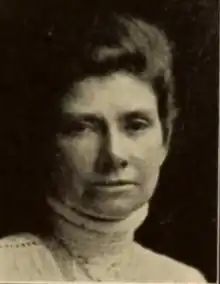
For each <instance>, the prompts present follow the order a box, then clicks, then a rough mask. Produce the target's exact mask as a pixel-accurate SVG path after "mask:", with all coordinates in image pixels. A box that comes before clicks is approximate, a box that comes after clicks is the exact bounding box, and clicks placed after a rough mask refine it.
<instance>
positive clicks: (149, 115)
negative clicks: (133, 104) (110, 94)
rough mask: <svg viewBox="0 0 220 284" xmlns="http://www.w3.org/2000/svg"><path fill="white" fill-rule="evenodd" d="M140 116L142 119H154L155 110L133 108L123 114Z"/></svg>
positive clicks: (123, 115)
mask: <svg viewBox="0 0 220 284" xmlns="http://www.w3.org/2000/svg"><path fill="white" fill-rule="evenodd" d="M123 117H126V118H140V119H153V118H154V117H155V115H154V112H153V111H151V110H133V111H132V110H131V111H129V112H127V113H124V114H122V115H121V118H123Z"/></svg>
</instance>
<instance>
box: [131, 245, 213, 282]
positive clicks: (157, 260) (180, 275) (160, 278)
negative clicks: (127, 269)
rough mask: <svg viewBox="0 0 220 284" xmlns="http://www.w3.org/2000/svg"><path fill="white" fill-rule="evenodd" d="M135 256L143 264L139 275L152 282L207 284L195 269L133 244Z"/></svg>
mask: <svg viewBox="0 0 220 284" xmlns="http://www.w3.org/2000/svg"><path fill="white" fill-rule="evenodd" d="M135 246H136V248H135V249H136V256H137V259H139V261H141V263H142V264H143V265H142V266H141V267H142V272H141V275H142V277H143V278H147V280H148V281H153V282H155V281H156V282H170V283H174V282H182V283H184V282H185V283H190V282H193V283H207V281H206V280H205V278H204V276H203V275H202V274H201V273H200V272H199V271H198V270H197V269H195V268H193V267H190V266H188V265H186V264H184V263H181V262H179V261H177V260H174V259H172V258H170V257H167V256H165V255H162V254H159V253H156V252H153V251H152V250H149V249H146V248H144V247H142V246H141V245H138V244H135Z"/></svg>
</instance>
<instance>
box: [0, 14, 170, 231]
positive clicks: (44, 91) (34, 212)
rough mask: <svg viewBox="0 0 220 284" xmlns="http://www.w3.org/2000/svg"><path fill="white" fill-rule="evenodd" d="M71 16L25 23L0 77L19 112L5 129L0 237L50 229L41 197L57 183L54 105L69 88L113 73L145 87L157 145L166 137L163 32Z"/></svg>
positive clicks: (125, 19)
mask: <svg viewBox="0 0 220 284" xmlns="http://www.w3.org/2000/svg"><path fill="white" fill-rule="evenodd" d="M72 18H73V19H72ZM72 18H71V19H65V20H64V19H63V17H62V21H57V22H56V20H54V23H53V25H49V28H48V27H47V28H45V26H44V27H43V28H42V27H41V26H37V25H33V27H34V28H35V29H34V28H33V30H32V31H31V30H30V26H25V27H26V29H24V31H23V34H22V35H23V36H24V38H22V37H21V38H20V39H19V40H20V41H19V42H17V43H16V46H15V52H14V53H15V58H16V60H15V59H14V58H13V60H11V61H10V60H9V64H11V65H12V66H11V70H10V68H9V71H10V72H8V73H7V72H6V74H9V75H8V78H9V79H8V78H6V77H3V80H4V83H3V84H4V87H5V89H6V91H4V92H5V94H6V95H8V93H10V95H11V94H12V93H13V95H12V97H13V100H14V102H15V108H14V111H15V113H16V114H18V115H17V116H16V118H14V121H13V119H12V121H13V123H12V126H11V129H12V132H13V135H12V136H11V141H12V140H13V141H12V144H13V147H12V148H13V153H12V151H11V149H12V148H10V150H8V152H7V151H6V152H7V153H6V160H7V163H8V164H10V168H9V170H6V171H7V174H5V172H4V171H3V174H2V177H1V182H2V186H1V185H0V186H1V191H2V192H1V204H0V208H1V210H0V211H2V212H0V221H1V224H4V225H3V227H4V226H5V227H4V228H3V229H2V230H1V232H0V233H1V234H9V233H11V232H16V231H31V232H34V233H36V234H42V233H46V234H48V232H51V229H52V227H51V226H50V225H51V223H50V209H49V208H48V206H47V203H46V195H47V192H48V190H53V187H54V186H56V185H54V184H53V183H52V181H51V172H52V169H53V167H54V164H55V163H56V157H55V153H56V145H55V143H54V142H55V141H54V140H55V134H56V133H57V131H58V129H59V124H60V116H59V114H60V102H61V100H62V98H63V96H64V95H65V94H66V93H67V92H68V90H69V89H70V88H71V87H72V86H73V84H74V83H76V82H78V81H80V80H83V79H84V78H86V77H89V76H106V75H108V74H110V73H112V72H117V71H120V70H123V71H126V72H130V73H132V74H133V75H135V76H136V77H137V78H138V79H140V80H144V81H146V82H148V83H150V84H151V85H152V87H153V89H154V90H155V94H156V96H157V99H158V109H159V116H160V120H161V123H162V128H163V134H164V142H165V143H169V140H170V135H171V132H172V121H173V118H174V114H175V107H174V103H173V77H172V66H171V65H172V62H171V61H172V58H171V50H170V47H169V44H168V40H167V38H166V36H165V35H164V33H163V32H162V31H160V30H159V29H157V28H156V27H155V26H153V25H151V24H147V23H145V22H144V21H142V20H140V19H136V18H133V17H131V16H129V15H117V14H115V13H103V14H101V13H100V14H95V15H94V14H92V15H88V14H87V15H86V16H82V15H81V16H80V17H72ZM20 42H21V43H23V44H20ZM10 56H11V55H10ZM22 56H23V57H22ZM6 58H7V57H6ZM8 59H10V58H9V57H8ZM13 64H14V65H15V66H16V68H13V67H14V66H13ZM6 71H8V70H6ZM11 71H12V74H11ZM5 76H6V75H5ZM2 86H3V85H2ZM10 103H11V101H10V102H9V105H10ZM12 103H13V101H12ZM10 107H11V105H10ZM18 110H19V111H18ZM12 112H13V110H12ZM3 137H4V136H3ZM6 143H8V142H6ZM8 144H9V143H8ZM8 149H9V148H8ZM3 154H4V157H5V153H3ZM9 205H10V206H9Z"/></svg>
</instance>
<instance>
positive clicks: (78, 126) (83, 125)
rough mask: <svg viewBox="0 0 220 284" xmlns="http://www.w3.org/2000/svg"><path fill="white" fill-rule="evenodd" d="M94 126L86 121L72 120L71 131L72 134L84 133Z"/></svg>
mask: <svg viewBox="0 0 220 284" xmlns="http://www.w3.org/2000/svg"><path fill="white" fill-rule="evenodd" d="M94 128H95V126H94V125H93V124H92V123H90V122H88V121H74V123H73V125H72V132H73V133H74V134H80V133H85V132H88V131H92V130H94Z"/></svg>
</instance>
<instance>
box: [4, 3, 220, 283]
mask: <svg viewBox="0 0 220 284" xmlns="http://www.w3.org/2000/svg"><path fill="white" fill-rule="evenodd" d="M75 1H76V0H75ZM58 2H59V1H56V0H53V1H49V0H48V1H46V0H45V1H40V0H39V1H37V2H36V1H34V0H29V1H23V0H20V1H15V0H7V1H6V0H4V1H3V0H1V1H0V37H1V38H0V54H1V57H0V59H1V62H3V63H4V64H3V63H1V62H0V65H1V66H0V69H1V72H0V76H1V80H0V88H1V89H0V91H1V106H0V115H1V119H0V120H1V127H0V134H1V136H2V137H4V138H3V139H1V141H0V146H1V172H0V174H1V185H3V186H4V188H5V192H6V191H7V186H8V188H9V187H12V184H13V186H14V185H16V184H18V182H16V178H15V179H14V180H13V182H11V175H10V171H8V170H7V174H8V177H6V174H5V169H6V168H7V169H10V167H11V165H12V164H13V163H15V162H14V161H15V160H16V158H15V157H18V156H16V155H17V153H16V149H18V148H19V147H17V146H16V147H14V146H13V145H15V144H16V145H18V144H19V143H21V141H22V133H21V132H19V137H18V136H16V135H15V136H13V134H12V133H8V125H10V127H11V128H15V126H16V127H17V128H18V129H19V123H17V122H16V121H15V120H16V119H14V118H15V117H16V116H17V117H18V116H19V109H18V108H17V107H16V105H17V103H18V102H19V101H20V97H19V94H17V96H14V95H13V96H12V98H13V99H12V100H11V101H10V99H9V98H10V94H9V92H10V88H11V86H9V85H10V82H14V84H15V83H16V84H18V82H19V81H21V80H25V78H22V75H21V74H19V71H16V70H14V67H13V66H16V64H14V61H15V59H14V58H15V57H14V49H13V48H11V47H13V44H12V41H14V40H15V38H16V36H17V32H16V29H17V28H18V26H19V25H20V24H21V22H22V23H23V24H24V23H25V19H26V16H27V14H28V13H29V12H28V10H30V9H31V11H32V14H36V17H39V19H40V17H41V14H40V11H44V13H43V14H44V16H45V15H47V13H59V9H57V7H59V5H60V3H61V2H62V3H65V4H64V5H66V9H68V5H69V4H68V3H70V2H74V0H72V1H68V0H60V3H59V5H58V6H56V4H57V3H58ZM81 2H82V1H81ZM101 2H102V4H100V5H101V6H99V9H107V7H108V6H111V8H112V7H113V8H114V9H116V10H117V9H118V10H123V11H127V12H130V11H132V13H136V14H137V15H140V16H142V17H144V18H145V19H146V20H148V21H150V22H153V23H156V24H157V25H159V26H160V27H161V28H162V29H164V31H165V32H166V34H167V35H168V37H169V39H170V40H171V42H172V43H173V53H174V74H175V81H176V103H177V106H178V108H179V117H178V119H177V121H176V126H175V131H174V135H173V141H172V145H171V149H170V155H169V158H168V160H167V161H166V163H165V165H164V167H163V170H162V173H161V179H160V183H159V185H158V188H157V191H156V194H155V196H154V197H153V200H152V203H151V208H150V214H149V217H148V218H147V220H146V222H145V223H144V224H143V226H142V227H141V228H140V229H139V230H138V232H137V234H136V238H137V240H138V241H139V242H140V243H142V244H143V245H144V246H147V247H150V248H152V249H153V250H155V251H158V252H161V253H164V254H167V255H169V256H171V257H174V258H176V259H178V260H180V261H183V262H185V263H187V264H189V265H193V266H195V267H196V268H198V269H199V270H200V271H201V272H202V273H203V274H204V275H205V277H206V278H207V279H208V280H209V281H211V282H215V281H216V259H217V257H216V254H217V253H216V251H217V245H216V243H217V144H218V60H219V59H218V2H217V0H184V1H180V0H163V1H159V0H151V1H146V0H145V1H144V0H135V1H132V2H129V1H119V0H118V1H104V0H103V1H101ZM95 4H96V2H95V1H87V3H86V4H85V3H84V7H85V9H87V12H88V11H89V10H90V9H91V10H92V9H94V8H95V9H96V6H95ZM39 7H40V9H37V8H39ZM35 9H36V13H35ZM47 11H48V12H47ZM37 13H38V15H37ZM63 20H64V21H65V17H64V19H63ZM12 35H13V36H12ZM15 42H16V44H18V46H19V48H20V47H21V45H19V44H20V43H19V39H18V38H17V39H16V40H15ZM23 44H24V45H25V44H26V43H25V42H24V43H23ZM10 48H11V49H10ZM6 54H7V56H8V57H7V56H6ZM21 61H22V59H21ZM5 74H7V76H6V75H5ZM10 74H11V75H10ZM10 76H11V77H10ZM13 76H14V78H12V77H13ZM7 80H8V81H7ZM15 89H16V87H15V88H14V89H13V88H11V90H13V92H14V90H15ZM3 94H5V95H6V96H3ZM5 105H7V106H8V105H10V107H11V108H5V107H4V106H5ZM12 113H14V115H15V116H13V117H14V118H12V116H11V115H12ZM20 123H21V124H22V121H21V122H20ZM14 133H16V131H15V132H14ZM7 138H9V139H7ZM10 141H11V142H10ZM9 142H10V143H12V144H13V145H11V144H10V143H9ZM6 149H7V150H6ZM17 160H18V159H17ZM27 163H28V161H27ZM15 164H16V163H15ZM14 168H15V166H14ZM18 175H19V173H18ZM13 178H14V177H13ZM17 196H18V197H19V191H18V194H17ZM2 200H3V198H2ZM2 206H4V204H3V205H2V204H1V208H2ZM1 210H2V209H1ZM9 210H10V208H9ZM3 212H4V210H3ZM0 231H1V230H0Z"/></svg>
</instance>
